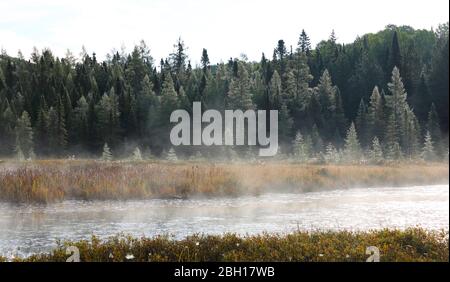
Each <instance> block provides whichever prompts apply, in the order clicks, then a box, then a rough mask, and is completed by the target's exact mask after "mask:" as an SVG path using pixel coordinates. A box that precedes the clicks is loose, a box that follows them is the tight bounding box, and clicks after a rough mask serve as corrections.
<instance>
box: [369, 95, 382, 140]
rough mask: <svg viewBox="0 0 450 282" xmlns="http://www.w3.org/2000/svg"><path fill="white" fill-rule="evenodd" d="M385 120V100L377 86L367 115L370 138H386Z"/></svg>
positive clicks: (371, 97)
mask: <svg viewBox="0 0 450 282" xmlns="http://www.w3.org/2000/svg"><path fill="white" fill-rule="evenodd" d="M384 120H385V115H384V104H383V98H382V96H381V94H380V92H379V91H378V87H377V86H375V88H374V89H373V91H372V95H371V96H370V103H369V108H368V113H367V126H368V136H367V137H368V138H370V139H373V138H374V137H378V138H382V137H383V136H384V128H385V123H384Z"/></svg>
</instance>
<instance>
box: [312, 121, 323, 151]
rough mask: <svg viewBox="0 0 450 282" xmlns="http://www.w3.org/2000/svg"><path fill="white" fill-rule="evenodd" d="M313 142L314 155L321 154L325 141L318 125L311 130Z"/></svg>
mask: <svg viewBox="0 0 450 282" xmlns="http://www.w3.org/2000/svg"><path fill="white" fill-rule="evenodd" d="M311 141H312V144H313V145H312V146H313V150H314V152H313V153H316V154H319V153H320V152H322V150H323V139H322V137H321V136H320V133H319V128H318V127H317V125H316V124H314V125H313V127H312V130H311Z"/></svg>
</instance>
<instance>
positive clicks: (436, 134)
mask: <svg viewBox="0 0 450 282" xmlns="http://www.w3.org/2000/svg"><path fill="white" fill-rule="evenodd" d="M426 130H427V131H428V132H430V135H431V138H432V139H433V142H434V147H435V150H436V152H439V151H440V149H441V148H440V147H441V146H440V141H441V139H442V134H441V126H440V124H439V116H438V113H437V111H436V107H435V105H434V103H433V104H431V108H430V111H429V112H428V120H427V124H426Z"/></svg>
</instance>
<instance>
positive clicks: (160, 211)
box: [0, 185, 449, 256]
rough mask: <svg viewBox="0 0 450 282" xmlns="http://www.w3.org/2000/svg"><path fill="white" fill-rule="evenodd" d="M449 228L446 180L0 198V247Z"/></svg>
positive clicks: (22, 250) (4, 251) (5, 250)
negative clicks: (236, 193) (102, 197)
mask: <svg viewBox="0 0 450 282" xmlns="http://www.w3.org/2000/svg"><path fill="white" fill-rule="evenodd" d="M414 226H421V227H423V228H426V229H446V230H448V229H449V186H448V185H435V186H415V187H392V188H390V187H386V188H361V189H349V190H334V191H326V192H311V193H299V194H274V193H272V194H263V195H260V196H241V197H237V198H211V199H188V200H181V199H166V200H157V199H152V200H134V201H91V202H86V201H65V202H62V203H58V204H52V205H46V206H40V205H13V204H7V203H0V254H1V255H4V256H11V255H21V256H26V255H29V254H31V253H37V252H44V251H47V252H48V251H50V250H51V249H52V248H54V247H55V246H56V244H55V241H56V239H70V240H79V239H88V238H89V237H90V236H91V235H92V234H95V235H97V236H99V237H100V238H106V237H109V236H112V235H116V234H117V233H121V232H122V233H125V234H131V235H134V236H142V235H145V236H153V235H157V234H169V233H170V234H173V235H174V237H175V238H176V239H181V238H183V237H185V236H186V235H189V234H194V233H205V234H223V233H224V232H232V233H239V234H242V235H245V234H257V233H261V232H264V231H265V232H278V233H286V232H292V231H295V230H298V229H300V230H316V229H320V230H354V231H356V230H368V229H380V228H407V227H414Z"/></svg>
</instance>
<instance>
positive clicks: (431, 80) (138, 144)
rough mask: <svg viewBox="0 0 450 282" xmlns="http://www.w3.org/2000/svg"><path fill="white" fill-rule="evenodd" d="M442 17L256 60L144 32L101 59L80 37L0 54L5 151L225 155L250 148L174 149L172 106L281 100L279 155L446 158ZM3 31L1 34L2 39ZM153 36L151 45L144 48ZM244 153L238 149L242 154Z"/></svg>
mask: <svg viewBox="0 0 450 282" xmlns="http://www.w3.org/2000/svg"><path fill="white" fill-rule="evenodd" d="M448 28H449V24H448V22H447V23H445V24H442V25H440V26H439V27H438V28H436V29H435V30H432V29H431V30H416V29H413V28H411V27H409V26H394V25H389V26H387V27H386V28H385V29H384V30H382V31H379V32H377V33H371V34H365V35H363V36H359V37H357V38H356V39H355V41H354V42H353V43H349V44H341V43H338V41H337V35H336V34H335V33H334V31H333V32H332V33H331V35H330V36H329V38H328V39H326V40H322V41H320V42H319V43H318V44H317V46H315V48H313V47H312V45H311V40H310V37H309V35H308V34H307V33H306V32H305V31H304V30H302V31H301V32H300V34H299V37H298V42H295V44H294V45H289V44H287V43H286V42H284V41H283V40H279V41H278V42H275V43H276V44H274V46H275V47H274V50H273V54H264V53H262V55H261V60H260V61H259V62H251V61H249V60H248V59H247V58H246V56H245V55H242V56H241V57H240V58H230V59H229V60H228V61H225V62H220V63H218V64H211V63H210V60H209V57H208V50H207V49H203V52H202V54H199V57H200V58H201V59H200V64H199V65H195V66H193V65H192V64H191V60H190V58H189V57H188V56H187V54H186V48H187V46H186V45H185V43H184V42H183V40H182V39H181V38H179V39H178V40H177V41H176V43H175V44H174V50H173V51H172V53H170V54H169V55H168V57H167V58H163V59H161V60H160V61H158V60H156V59H154V58H153V57H152V55H151V53H150V47H151V44H150V45H147V44H146V43H145V42H144V41H141V43H140V44H139V45H138V46H135V47H134V49H133V51H132V52H131V53H129V54H127V53H125V52H124V51H122V52H120V51H117V52H114V53H111V54H108V55H107V56H106V59H105V60H104V61H99V60H97V57H96V54H95V53H93V54H88V53H87V52H86V51H85V50H84V48H83V51H82V52H81V54H80V55H79V56H78V57H76V56H75V55H73V53H71V52H70V51H68V52H67V54H66V56H65V57H64V58H59V57H55V56H54V55H53V54H52V51H51V50H49V49H44V50H37V49H36V48H35V49H34V51H33V53H32V54H31V56H30V58H29V59H25V57H24V55H23V54H21V52H20V51H19V53H18V54H17V55H16V56H11V55H9V54H7V53H6V52H5V51H3V52H2V53H1V55H0V156H4V157H10V158H12V157H14V158H18V159H34V158H49V157H54V158H66V157H67V156H74V155H76V157H79V156H80V157H83V156H86V157H87V156H102V155H103V157H104V158H106V159H110V158H112V157H113V156H114V157H126V156H130V155H133V156H134V157H136V158H142V157H150V156H154V157H161V156H163V157H167V158H173V157H176V156H178V157H183V158H189V157H192V156H203V157H208V158H214V157H223V156H226V157H228V158H232V157H233V156H237V155H245V156H248V154H252V150H253V148H245V147H241V146H240V147H239V148H238V147H234V148H228V147H227V148H220V149H218V148H213V147H207V146H201V147H200V146H180V147H175V148H172V147H171V145H170V141H169V132H170V129H171V128H172V126H173V124H171V123H170V121H169V117H170V114H171V113H172V111H174V110H175V109H185V110H187V111H188V112H191V111H192V103H193V102H194V101H200V102H202V110H203V111H205V110H207V109H216V110H219V111H223V110H225V109H241V110H247V109H258V110H278V111H279V143H280V154H279V155H280V156H287V155H290V156H295V157H296V158H297V159H299V160H308V159H311V158H317V159H325V160H327V161H330V162H331V161H336V162H337V161H338V160H341V159H343V158H347V159H352V160H361V159H370V160H372V161H374V162H381V161H382V160H384V159H390V160H397V159H426V160H444V159H448V98H449V81H448V79H449V58H448V55H449V32H448ZM0 40H1V39H0ZM149 46H150V47H149ZM241 153H245V154H241Z"/></svg>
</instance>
